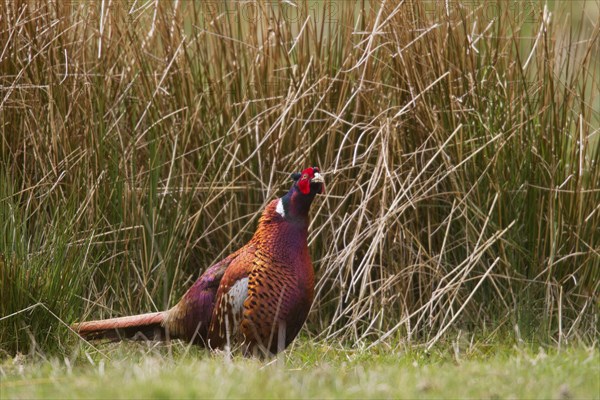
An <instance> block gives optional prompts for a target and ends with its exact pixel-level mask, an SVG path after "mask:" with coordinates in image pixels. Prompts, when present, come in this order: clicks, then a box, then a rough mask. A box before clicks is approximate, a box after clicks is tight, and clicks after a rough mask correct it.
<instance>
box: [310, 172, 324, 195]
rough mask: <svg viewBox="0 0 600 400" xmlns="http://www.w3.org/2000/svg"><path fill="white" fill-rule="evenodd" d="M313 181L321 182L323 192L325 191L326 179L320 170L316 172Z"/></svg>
mask: <svg viewBox="0 0 600 400" xmlns="http://www.w3.org/2000/svg"><path fill="white" fill-rule="evenodd" d="M311 181H312V182H313V183H320V184H321V194H323V193H325V179H323V175H321V174H320V173H318V172H315V175H314V176H313V178H312V179H311Z"/></svg>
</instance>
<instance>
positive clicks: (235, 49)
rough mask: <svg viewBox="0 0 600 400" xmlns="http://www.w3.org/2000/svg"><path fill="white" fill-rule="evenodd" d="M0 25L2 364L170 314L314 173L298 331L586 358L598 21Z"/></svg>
mask: <svg viewBox="0 0 600 400" xmlns="http://www.w3.org/2000/svg"><path fill="white" fill-rule="evenodd" d="M0 9H1V14H0V138H1V139H0V156H1V164H0V260H1V261H0V287H1V288H2V291H1V294H0V299H1V302H0V348H1V349H3V350H4V351H7V352H9V353H11V352H14V351H27V350H29V351H34V350H36V349H42V350H44V351H47V349H48V348H54V347H56V346H58V347H60V348H63V347H64V344H65V342H69V340H71V338H73V339H74V338H75V336H74V335H73V334H72V333H70V332H69V331H68V329H67V328H66V325H65V324H66V323H69V322H72V321H75V320H81V319H83V318H92V317H93V318H96V317H98V318H99V317H108V316H118V315H124V314H130V313H138V312H146V311H153V310H164V309H166V308H168V307H169V306H171V305H173V304H174V302H175V301H176V300H177V299H178V297H179V296H180V295H181V294H182V293H183V292H184V291H185V290H186V289H187V288H188V287H189V286H190V284H191V283H192V282H193V281H194V280H195V279H196V277H197V276H198V275H199V274H200V273H202V271H203V270H204V269H205V268H207V267H208V266H210V265H211V263H213V262H214V261H217V260H218V259H220V258H221V257H223V256H224V255H226V254H228V253H229V252H231V251H232V250H234V249H235V248H237V247H238V246H240V245H242V244H243V243H244V242H245V241H246V240H248V239H249V238H250V236H251V235H252V232H253V229H254V227H255V225H256V222H257V218H258V216H259V210H260V209H261V208H262V207H263V206H264V205H265V204H266V203H267V202H268V201H270V200H271V199H272V198H273V197H274V196H276V195H278V194H281V193H283V191H284V190H285V189H286V188H287V187H288V186H289V184H290V182H289V178H288V177H289V173H290V172H291V171H296V170H298V169H300V168H301V167H303V166H305V165H312V164H318V165H320V166H321V168H322V169H323V170H324V171H326V179H327V192H328V193H327V195H326V196H324V197H323V198H321V199H320V200H318V201H317V203H316V204H315V206H314V209H313V215H314V218H313V222H312V225H311V228H310V232H311V234H310V235H311V237H310V246H311V252H312V254H313V259H314V261H315V267H316V270H317V276H318V278H319V280H318V285H317V296H316V299H315V303H314V306H313V310H312V313H311V315H310V317H309V321H308V325H307V327H308V333H309V334H310V335H311V336H313V337H316V338H320V339H326V340H332V339H335V340H342V341H347V342H349V343H356V344H357V345H361V346H362V345H373V344H376V343H384V344H386V345H390V346H394V345H395V344H397V343H399V339H401V340H403V341H408V342H411V343H424V344H426V345H429V346H430V345H433V344H434V343H436V342H437V341H439V340H440V339H443V338H445V337H447V336H448V335H449V334H450V333H451V332H456V331H457V330H465V331H467V332H470V333H476V334H479V335H484V336H485V337H487V338H489V337H494V336H498V332H503V333H505V332H513V330H514V332H515V337H516V338H517V339H518V340H521V339H522V340H527V339H532V338H541V339H542V340H546V341H549V340H553V341H556V342H558V343H559V344H562V343H564V342H565V341H568V340H574V339H583V340H591V341H593V340H596V339H597V335H598V307H599V303H598V301H599V300H598V293H599V289H600V288H599V285H600V284H599V282H600V254H599V252H600V235H599V233H600V232H599V227H600V206H599V204H600V185H599V182H600V171H599V169H598V164H599V158H600V152H599V147H600V140H599V139H598V137H599V133H598V132H599V121H600V115H599V114H600V113H599V98H598V93H599V84H598V83H599V82H598V77H599V74H598V73H599V68H598V62H599V58H598V54H599V51H598V50H599V49H600V45H599V40H598V35H599V33H600V26H599V25H598V19H597V18H596V19H594V17H593V15H596V16H597V15H598V14H597V10H595V11H594V9H592V10H591V11H590V10H589V9H584V10H583V11H582V12H581V14H580V15H579V16H580V17H581V18H580V20H579V22H577V23H575V22H572V21H573V20H569V18H573V15H572V14H571V15H570V14H566V13H561V12H560V10H558V9H556V10H548V9H547V8H545V7H544V6H543V5H540V4H539V3H531V4H529V3H525V6H519V7H515V5H514V4H513V3H507V2H498V3H493V4H490V3H486V5H477V4H473V3H472V2H410V1H402V2H382V3H381V4H380V3H365V2H354V1H352V2H348V1H337V2H328V1H307V2H302V1H300V2H298V3H297V4H296V5H294V3H293V2H289V3H281V4H279V3H277V4H276V3H272V2H190V1H173V2H158V1H148V2H125V1H120V0H112V1H110V0H105V1H98V2H95V3H86V2H51V1H47V0H37V1H35V0H34V1H6V2H4V3H2V5H1V6H0ZM551 11H552V12H551ZM568 11H569V10H568ZM570 11H573V10H570ZM593 12H596V14H593ZM565 21H566V23H565ZM564 26H566V28H565V27H564Z"/></svg>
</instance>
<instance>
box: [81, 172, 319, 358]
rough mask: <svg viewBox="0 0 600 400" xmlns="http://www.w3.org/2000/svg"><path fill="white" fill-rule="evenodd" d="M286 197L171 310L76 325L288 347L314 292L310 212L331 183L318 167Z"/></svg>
mask: <svg viewBox="0 0 600 400" xmlns="http://www.w3.org/2000/svg"><path fill="white" fill-rule="evenodd" d="M292 179H293V181H294V182H293V184H292V187H291V188H290V190H289V191H288V192H287V194H285V195H284V196H283V197H281V198H279V199H275V200H273V201H271V202H270V203H269V204H268V205H267V207H266V208H265V210H264V211H263V213H262V216H261V218H260V220H259V223H258V227H257V229H256V232H255V233H254V235H253V237H252V239H251V240H250V241H249V242H248V243H247V244H246V245H245V246H243V247H242V248H240V249H239V250H237V251H236V252H234V253H232V254H231V255H229V256H227V257H226V258H224V259H223V260H221V261H219V262H218V263H216V264H214V265H213V266H211V267H210V268H208V269H207V270H206V271H205V272H204V273H203V274H202V276H200V278H198V280H197V281H196V282H195V283H194V284H193V285H192V287H191V288H190V289H189V290H188V291H187V292H186V293H185V294H184V295H183V297H182V298H181V300H180V301H179V302H178V303H177V304H176V305H175V306H174V307H173V308H171V309H170V310H168V311H164V312H161V313H150V314H141V315H136V316H130V317H123V318H113V319H108V320H101V321H90V322H83V323H79V324H74V325H73V328H74V329H75V330H76V331H77V332H78V333H79V334H80V335H81V336H83V337H85V338H92V339H93V338H110V339H120V338H135V337H137V336H139V335H140V333H141V334H143V335H145V336H146V337H149V338H151V339H164V338H169V337H170V338H180V339H183V340H186V341H189V342H194V343H197V344H200V345H203V346H206V347H209V348H211V349H220V348H223V347H225V346H227V345H230V346H235V345H240V346H241V347H242V349H243V351H244V353H246V354H248V353H254V354H261V353H262V354H269V353H277V352H278V351H281V350H283V349H285V348H286V347H287V346H288V345H289V344H290V343H291V342H292V340H294V338H295V337H296V336H297V335H298V333H299V331H300V329H301V328H302V325H303V324H304V321H305V320H306V317H307V315H308V311H309V310H310V307H311V304H312V301H313V296H314V273H313V267H312V262H311V258H310V254H309V251H308V225H309V217H308V212H309V209H310V206H311V204H312V202H313V200H314V198H315V196H316V195H317V194H320V193H324V190H325V183H324V181H323V177H322V175H321V173H320V170H319V168H317V167H310V168H306V169H304V170H303V171H302V172H300V173H294V174H292Z"/></svg>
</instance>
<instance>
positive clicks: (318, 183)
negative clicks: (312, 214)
mask: <svg viewBox="0 0 600 400" xmlns="http://www.w3.org/2000/svg"><path fill="white" fill-rule="evenodd" d="M292 180H293V181H294V183H293V184H292V187H291V188H290V190H289V192H288V193H287V194H286V195H285V196H283V197H282V198H280V199H279V201H278V202H277V208H276V211H277V213H278V214H279V215H280V216H282V217H283V218H285V219H288V220H293V219H307V218H308V210H309V209H310V205H311V204H312V202H313V200H314V198H315V196H316V195H317V194H323V193H325V181H324V180H323V176H322V175H321V171H320V170H319V168H317V167H309V168H306V169H304V170H303V171H302V172H294V173H293V174H292Z"/></svg>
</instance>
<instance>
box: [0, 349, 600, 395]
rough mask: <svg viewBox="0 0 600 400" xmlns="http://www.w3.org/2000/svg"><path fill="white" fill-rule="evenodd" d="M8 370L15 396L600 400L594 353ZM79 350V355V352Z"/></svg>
mask: <svg viewBox="0 0 600 400" xmlns="http://www.w3.org/2000/svg"><path fill="white" fill-rule="evenodd" d="M98 350H99V351H101V352H102V354H101V353H99V352H98V351H96V350H93V349H92V350H91V351H90V348H87V350H85V349H84V348H80V349H78V351H76V352H75V353H74V354H71V355H70V356H65V357H64V358H63V359H60V358H46V359H44V358H43V357H39V356H36V357H27V356H18V357H17V358H14V359H5V360H4V361H3V362H2V364H1V369H0V373H1V376H2V383H1V386H0V388H1V392H0V397H1V398H3V399H7V398H11V399H15V398H165V399H166V398H564V399H568V398H598V397H600V357H599V354H598V351H597V349H596V348H594V347H592V348H587V347H585V346H574V347H569V348H563V349H562V350H558V349H557V348H550V349H543V348H541V347H537V348H535V346H525V345H520V346H505V345H501V346H496V345H495V346H491V347H489V348H485V347H479V348H477V347H475V348H472V349H470V350H460V349H457V348H455V347H454V346H452V345H448V347H447V348H445V349H444V348H440V349H433V350H430V351H426V350H425V349H421V348H418V347H417V348H412V349H409V350H406V349H404V350H402V349H396V350H391V349H388V350H386V349H384V348H380V349H371V350H364V349H362V350H356V349H350V348H348V347H344V346H342V345H338V346H328V345H323V344H319V345H311V344H309V342H307V341H304V342H302V343H300V344H297V345H296V346H295V347H294V348H292V349H291V350H289V351H288V352H286V353H285V354H284V355H282V356H280V357H279V358H277V359H271V360H258V359H249V360H248V359H243V358H241V357H238V356H235V355H234V356H233V357H228V356H226V355H225V354H210V353H208V352H206V351H203V350H198V349H196V348H187V347H185V346H183V345H181V344H175V345H171V346H165V345H146V344H132V343H125V344H123V343H117V344H108V345H100V346H99V347H98ZM79 351H81V352H79Z"/></svg>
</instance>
